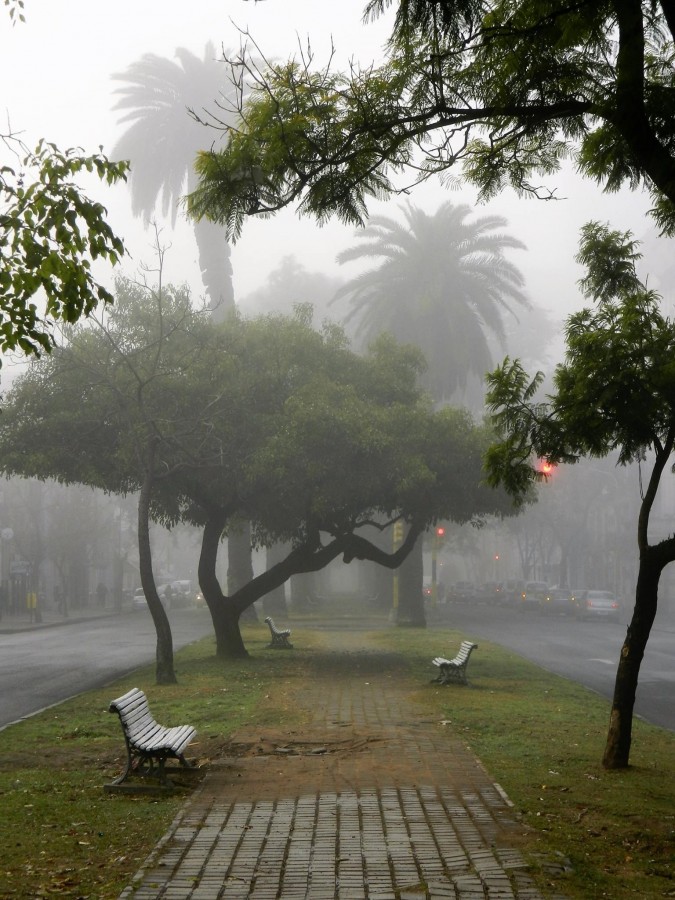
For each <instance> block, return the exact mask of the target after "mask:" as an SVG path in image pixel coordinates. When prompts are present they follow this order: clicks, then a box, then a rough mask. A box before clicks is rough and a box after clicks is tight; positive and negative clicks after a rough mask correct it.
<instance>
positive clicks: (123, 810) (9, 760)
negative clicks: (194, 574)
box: [0, 626, 311, 900]
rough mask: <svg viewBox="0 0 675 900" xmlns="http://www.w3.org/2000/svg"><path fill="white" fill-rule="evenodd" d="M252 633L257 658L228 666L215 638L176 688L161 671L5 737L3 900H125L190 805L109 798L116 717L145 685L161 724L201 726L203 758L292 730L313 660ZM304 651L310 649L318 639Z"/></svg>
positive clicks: (185, 662) (120, 761)
mask: <svg viewBox="0 0 675 900" xmlns="http://www.w3.org/2000/svg"><path fill="white" fill-rule="evenodd" d="M244 636H245V641H246V645H247V647H248V649H249V650H250V652H251V654H252V658H251V659H248V660H242V661H237V662H229V661H228V662H223V661H218V660H216V659H215V657H214V653H215V643H214V641H213V640H210V639H209V640H205V641H201V642H199V643H197V644H194V645H192V646H191V647H187V648H185V649H184V650H181V651H180V652H179V653H177V654H176V670H177V675H178V680H179V683H178V684H177V685H171V686H161V687H160V686H157V685H156V684H154V668H153V667H149V668H147V669H141V670H139V671H137V672H135V673H134V674H133V675H131V676H129V677H127V678H124V679H122V680H121V681H119V682H117V683H116V684H115V685H113V686H108V687H106V688H102V689H100V690H95V691H91V692H88V693H86V694H83V695H81V696H80V697H76V698H74V699H72V700H69V701H67V702H65V703H63V704H61V705H59V706H57V707H54V708H52V709H49V710H46V711H45V712H43V713H41V714H39V715H37V716H34V717H32V718H30V719H27V720H26V721H24V722H21V723H20V724H17V725H12V726H10V727H9V728H6V729H5V730H4V731H3V732H2V733H1V734H0V748H1V749H0V897H2V898H3V900H4V898H31V900H37V898H43V897H45V898H46V897H54V896H57V897H59V896H61V897H77V898H84V897H86V898H101V900H103V898H105V900H108V898H113V897H117V896H118V895H119V893H120V892H121V891H122V889H123V888H124V887H125V886H126V885H127V884H128V883H129V882H130V880H131V878H132V876H133V875H134V873H135V872H136V871H137V870H138V868H139V867H140V865H141V863H142V861H143V860H144V859H145V858H146V856H147V855H148V853H149V852H150V850H151V849H152V847H153V846H154V844H155V843H156V842H157V840H159V838H160V837H161V836H162V835H163V834H164V833H165V831H166V830H167V829H168V827H169V825H170V824H171V822H172V820H173V818H174V817H175V815H176V813H177V811H178V810H179V808H180V807H181V805H182V804H183V803H184V802H185V794H184V793H183V794H180V793H179V794H176V795H171V796H152V795H151V796H147V795H146V796H142V795H129V794H119V793H117V794H114V793H113V794H110V793H104V791H103V785H104V784H106V783H108V782H110V781H111V780H112V779H113V778H114V777H116V776H117V775H119V774H120V773H121V772H122V771H123V769H124V763H125V760H126V752H125V750H124V743H123V739H122V731H121V728H120V724H119V719H118V717H117V716H115V715H110V714H109V713H108V712H107V708H108V704H109V703H110V701H111V700H112V699H113V698H114V697H117V696H119V695H121V694H123V693H124V692H125V691H127V690H129V688H131V687H134V686H136V687H140V688H142V689H143V690H144V691H145V692H146V693H147V695H148V699H149V702H150V709H151V710H152V713H153V715H154V716H155V718H156V719H157V721H159V722H162V724H165V725H178V724H184V723H185V722H189V723H190V724H191V725H194V726H195V727H196V728H197V731H198V741H199V743H198V744H197V745H196V746H195V745H192V746H191V747H190V750H189V753H190V754H191V755H192V754H196V755H197V757H198V758H199V759H200V760H202V761H208V759H209V758H213V757H215V756H217V755H218V752H219V748H220V747H221V746H222V744H223V743H224V741H225V740H226V738H227V736H228V735H229V734H230V733H232V732H233V731H235V730H236V729H238V728H240V727H241V726H243V725H247V724H250V723H252V722H256V723H261V722H263V723H265V722H266V723H269V724H276V723H278V721H279V719H280V717H281V716H282V715H283V718H284V722H288V721H289V717H290V716H292V715H293V714H294V713H293V711H292V710H291V711H284V709H283V707H284V703H283V695H284V692H285V691H286V690H288V689H289V686H290V685H291V684H292V683H293V680H294V679H295V678H296V677H297V675H298V672H299V671H301V670H302V666H303V651H302V650H299V651H296V652H294V653H293V654H283V653H279V652H274V651H272V650H267V649H266V644H267V642H268V641H269V631H268V630H267V626H263V627H258V628H256V627H252V628H251V627H249V628H246V629H244ZM302 644H303V646H304V647H308V646H310V645H311V641H310V638H309V636H308V635H307V636H304V637H303V639H302ZM277 701H279V702H277ZM295 715H297V713H295Z"/></svg>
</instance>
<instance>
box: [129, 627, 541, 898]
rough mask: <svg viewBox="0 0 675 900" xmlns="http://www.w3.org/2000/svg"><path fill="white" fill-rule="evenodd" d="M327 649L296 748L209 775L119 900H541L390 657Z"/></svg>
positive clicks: (341, 637)
mask: <svg viewBox="0 0 675 900" xmlns="http://www.w3.org/2000/svg"><path fill="white" fill-rule="evenodd" d="M330 644H331V646H330V649H331V653H332V655H329V658H328V660H327V667H326V668H324V669H323V670H322V672H319V671H318V670H317V674H316V678H312V679H311V684H309V685H308V686H307V687H306V689H305V690H304V691H303V693H302V694H301V695H300V696H299V697H298V698H297V699H298V702H299V703H302V704H304V705H306V707H307V708H308V709H310V710H313V719H314V723H313V726H311V727H308V728H306V729H304V730H303V732H302V735H300V736H299V737H301V738H302V740H296V741H294V742H288V744H287V746H285V747H279V746H277V747H275V748H274V750H273V751H272V753H273V755H272V754H268V753H265V752H260V753H258V755H250V756H248V757H245V758H242V757H239V756H238V757H236V758H231V759H227V760H223V761H222V762H221V763H220V764H218V765H215V766H213V767H212V768H211V770H210V772H209V773H208V775H207V777H206V779H205V780H204V782H203V783H202V784H201V785H200V787H199V788H198V789H197V790H196V791H195V793H194V795H193V796H192V797H191V798H190V799H189V801H188V802H187V804H186V805H185V807H184V808H183V810H182V812H181V813H180V815H179V816H178V818H177V819H176V821H175V822H174V824H173V826H172V828H171V830H170V831H169V833H168V834H167V835H166V836H165V837H164V839H163V840H162V841H161V842H160V843H159V845H158V846H157V847H156V848H155V850H154V852H153V853H152V854H151V856H150V858H149V859H148V860H147V861H146V864H145V866H144V868H143V869H142V871H141V872H139V873H138V875H137V876H136V878H135V879H134V882H133V884H132V885H131V886H129V887H128V888H127V889H126V890H125V891H124V892H123V893H122V895H121V900H122V898H124V900H130V898H134V900H155V898H166V900H169V898H172V900H188V898H190V900H216V898H228V900H229V898H231V900H235V898H236V900H240V898H241V900H244V898H251V900H276V898H279V900H364V898H369V900H406V898H410V900H412V898H415V900H422V898H430V900H441V898H443V900H447V898H455V900H474V898H485V897H488V898H495V900H496V898H499V900H505V898H522V900H537V898H540V897H541V895H540V894H539V892H538V891H537V890H536V889H535V888H534V886H533V884H532V882H531V880H530V878H529V876H528V874H527V866H526V864H525V862H524V860H523V859H522V857H521V855H520V853H519V851H518V850H517V849H516V847H517V845H518V841H519V837H520V835H521V834H522V828H521V826H520V825H519V824H518V823H517V822H516V821H515V820H514V818H513V816H512V810H511V808H510V805H509V803H508V800H507V798H506V797H505V796H504V795H503V792H502V791H501V790H500V788H499V787H498V786H497V785H495V784H494V783H493V781H492V780H491V778H490V776H489V775H488V773H487V772H486V771H485V769H484V768H483V767H482V765H481V764H480V762H479V761H478V760H476V759H475V757H473V756H472V755H471V754H470V752H469V751H468V750H467V749H466V747H465V746H464V745H463V744H462V742H461V740H460V738H459V737H458V736H457V735H456V734H454V733H453V731H452V730H451V728H450V727H448V725H447V724H443V723H440V722H438V721H430V720H429V719H426V720H425V719H423V718H422V717H421V715H420V712H419V710H418V709H416V707H415V704H414V703H413V702H411V700H409V699H408V698H407V695H406V690H409V689H410V685H409V684H407V683H406V681H405V679H403V678H401V667H400V661H399V660H398V659H397V657H396V656H395V655H394V654H384V653H379V652H376V651H374V652H369V651H357V652H355V651H354V646H358V638H355V637H354V636H352V635H350V634H346V633H338V632H333V633H331V635H330ZM324 659H325V657H324ZM454 689H460V690H461V688H454ZM450 690H453V688H450ZM246 737H247V736H246V735H243V737H242V739H243V740H245V738H246ZM248 737H250V735H249V736H248ZM251 739H252V738H251ZM252 740H253V739H252ZM261 740H262V739H261ZM258 749H259V750H260V749H261V748H258ZM298 766H301V767H302V768H301V769H296V770H295V771H294V769H293V767H298ZM244 767H245V769H244ZM244 771H245V773H246V776H247V777H246V779H245V784H242V783H240V781H239V778H241V775H242V773H243V772H244ZM298 771H300V772H301V773H302V778H303V790H302V792H296V793H299V796H288V791H287V789H285V782H288V783H291V781H293V782H294V783H295V780H296V779H291V778H290V775H291V774H295V776H296V778H297V772H298ZM256 775H259V776H260V778H259V780H257V777H256ZM270 775H271V776H272V777H270ZM285 775H287V776H288V777H287V778H285V777H284V776H285ZM238 776H239V778H238ZM252 785H253V788H252V787H251V786H252ZM252 794H253V796H252Z"/></svg>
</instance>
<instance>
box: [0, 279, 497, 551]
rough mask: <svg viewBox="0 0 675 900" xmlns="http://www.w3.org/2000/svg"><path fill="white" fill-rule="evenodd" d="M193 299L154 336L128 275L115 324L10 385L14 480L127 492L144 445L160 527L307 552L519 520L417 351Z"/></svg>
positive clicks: (171, 292) (153, 318) (175, 295)
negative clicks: (433, 388)
mask: <svg viewBox="0 0 675 900" xmlns="http://www.w3.org/2000/svg"><path fill="white" fill-rule="evenodd" d="M188 306H189V303H188V301H187V300H186V297H185V296H184V294H182V293H181V292H180V291H179V290H176V289H169V288H167V289H166V298H165V301H164V304H163V308H162V324H161V328H160V326H159V325H158V322H157V309H156V298H154V299H153V298H149V297H146V296H145V294H144V293H143V292H141V291H139V290H138V289H136V288H135V287H134V285H133V284H130V283H129V282H120V284H119V285H118V299H117V302H116V304H115V306H114V307H113V308H112V310H111V311H110V317H109V319H108V321H107V325H106V328H105V329H103V328H91V327H87V328H84V327H81V328H79V329H76V330H75V333H74V334H73V336H72V338H71V341H70V344H69V346H67V347H64V348H62V349H59V350H57V351H56V352H55V353H54V354H53V355H52V356H50V357H45V358H43V359H40V360H37V361H36V362H35V363H34V364H33V365H32V366H31V368H30V370H29V371H28V372H27V373H25V374H24V375H22V376H20V377H19V378H18V379H17V381H16V382H15V383H14V385H13V386H12V388H11V390H10V391H9V394H8V397H7V405H6V410H5V413H4V414H3V416H2V419H1V420H0V458H1V459H2V468H3V471H5V472H6V473H15V474H23V475H31V476H35V477H39V478H46V477H53V478H56V479H58V480H62V481H65V482H83V483H86V484H90V485H94V486H97V487H101V488H103V489H104V490H109V491H113V492H126V491H129V490H134V489H135V488H137V487H138V486H139V485H140V483H141V481H142V479H143V477H144V472H145V464H146V463H145V454H146V453H147V450H146V448H147V446H148V440H149V439H151V440H152V441H153V446H154V447H155V451H154V457H153V459H154V470H155V472H156V484H155V492H154V494H153V500H152V511H153V515H154V517H155V518H156V519H158V520H160V521H163V522H165V523H166V524H172V523H175V522H177V521H179V520H183V521H188V522H191V523H193V524H195V525H204V524H205V522H206V521H207V519H209V518H212V517H213V515H214V514H216V515H217V517H218V518H222V519H223V522H224V525H227V523H228V522H230V521H233V520H234V519H235V518H237V517H238V518H244V517H245V518H246V519H247V520H250V521H251V522H252V523H253V531H254V539H255V540H256V541H257V542H259V543H269V541H270V540H275V539H278V540H285V541H288V542H290V543H292V544H294V545H296V546H300V545H304V546H307V545H309V546H314V545H315V544H317V543H320V541H319V534H320V533H323V534H326V535H330V536H332V537H333V538H336V539H339V540H343V539H345V537H347V538H348V537H350V536H351V535H352V534H353V533H354V532H355V530H356V529H358V528H359V527H360V526H361V525H364V524H366V523H368V522H371V521H374V520H375V519H377V518H378V517H380V516H384V517H389V518H390V519H393V518H398V517H404V518H406V519H407V520H408V521H410V522H414V523H415V524H416V526H417V527H418V528H420V529H423V528H424V527H426V525H428V524H430V523H431V522H433V521H435V520H436V519H439V518H443V519H449V520H456V521H467V520H470V519H472V518H473V517H475V516H481V515H484V514H490V513H500V512H507V513H508V512H509V511H510V509H511V504H510V501H508V499H507V498H506V496H505V495H504V494H503V493H501V492H499V491H494V490H491V489H489V488H487V487H486V486H483V485H482V453H483V451H484V449H485V447H486V444H487V435H486V434H485V433H484V432H483V431H482V430H481V429H477V428H476V427H475V426H474V425H473V424H472V422H471V421H470V419H469V418H468V416H466V415H465V414H463V413H460V412H457V411H451V410H448V411H445V412H441V413H434V412H433V411H432V410H431V409H430V406H429V403H428V400H427V399H426V397H425V395H423V394H422V393H421V392H420V390H419V388H418V387H417V376H418V372H419V368H420V365H421V360H420V355H419V352H418V351H416V350H414V349H413V348H410V347H401V346H399V345H396V344H395V343H394V341H393V340H392V339H391V338H390V337H388V336H384V337H382V338H381V339H380V340H379V341H378V342H376V343H375V344H374V345H373V346H372V348H371V350H370V352H369V353H368V354H367V355H366V356H364V357H362V356H358V355H357V354H355V353H353V352H352V351H351V350H350V349H349V347H348V344H347V341H346V338H345V335H344V333H343V331H342V329H340V328H339V327H338V326H335V325H328V326H325V327H324V328H323V330H322V331H315V330H314V329H313V328H312V327H311V310H310V309H308V308H307V307H303V308H300V309H298V310H297V311H296V313H295V315H293V316H280V315H272V316H263V317H259V318H256V319H252V320H245V319H242V318H241V317H238V316H234V317H232V318H231V319H229V320H228V321H227V322H226V323H223V324H222V325H221V326H214V325H211V324H209V322H208V321H205V320H204V316H203V315H202V314H199V313H194V314H190V313H189V310H188V309H187V307H188Z"/></svg>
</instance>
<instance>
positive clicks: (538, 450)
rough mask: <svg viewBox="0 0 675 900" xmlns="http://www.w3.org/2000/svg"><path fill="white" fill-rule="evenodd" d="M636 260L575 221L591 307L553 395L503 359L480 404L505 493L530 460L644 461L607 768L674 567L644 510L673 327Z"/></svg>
mask: <svg viewBox="0 0 675 900" xmlns="http://www.w3.org/2000/svg"><path fill="white" fill-rule="evenodd" d="M639 255H640V254H639V252H638V249H637V244H636V242H635V241H634V240H633V239H632V237H631V235H630V233H628V232H626V233H620V232H617V231H613V230H611V229H610V228H609V227H608V226H605V225H600V224H598V223H590V224H589V225H587V226H585V227H584V229H583V232H582V241H581V247H580V252H579V257H578V258H579V261H580V262H581V263H583V264H584V265H585V266H586V268H587V274H586V276H585V277H584V278H583V279H582V281H581V282H580V284H581V287H582V290H583V292H584V294H585V296H586V297H588V298H589V299H592V300H593V301H594V302H595V304H596V305H595V308H587V309H583V310H582V311H581V312H578V313H575V314H574V315H572V316H570V318H569V319H568V322H567V329H566V340H567V352H566V357H565V361H564V362H563V363H562V364H561V365H559V366H558V367H557V369H556V371H555V376H554V389H553V393H552V394H550V395H548V396H547V398H546V401H545V402H544V403H538V402H536V395H537V389H538V387H539V385H540V384H541V379H542V375H541V373H539V374H538V375H537V376H535V378H534V379H530V378H529V377H528V376H527V374H526V373H525V371H524V370H523V368H522V366H521V365H520V363H519V362H518V361H510V360H506V361H505V363H504V364H503V365H502V366H501V367H500V368H498V369H497V370H496V371H495V372H494V373H493V374H492V375H490V376H489V384H490V392H489V396H488V401H489V404H490V407H491V409H492V411H493V413H494V421H495V423H496V426H497V428H498V430H499V432H500V434H501V441H500V442H499V443H497V444H495V445H494V446H493V447H492V448H491V449H490V451H489V453H488V455H487V462H488V468H489V471H490V481H491V483H492V484H502V485H504V486H505V487H506V488H507V490H509V491H510V492H511V493H512V494H513V495H514V496H515V497H519V496H522V494H523V492H524V491H526V490H527V488H528V486H529V485H530V484H531V482H532V480H533V479H535V478H536V477H537V472H536V469H535V468H534V466H533V456H535V457H540V458H541V457H543V458H546V459H549V460H551V461H552V462H574V461H575V460H576V459H577V458H579V457H580V456H591V457H604V456H607V455H608V454H609V453H611V452H612V451H614V450H617V451H618V461H619V463H620V464H621V465H628V464H629V463H632V462H637V463H638V464H640V463H641V462H642V461H644V460H646V459H647V458H648V457H649V458H650V460H651V461H652V462H653V465H652V467H651V472H650V474H649V477H648V480H647V486H646V489H645V491H644V494H643V496H642V502H641V505H640V512H639V517H638V522H637V546H638V553H639V569H638V578H637V587H636V592H635V607H634V610H633V615H632V618H631V622H630V625H629V627H628V631H627V634H626V639H625V641H624V644H623V647H622V649H621V654H620V657H619V666H618V670H617V676H616V684H615V689H614V698H613V702H612V711H611V717H610V725H609V733H608V737H607V744H606V747H605V752H604V756H603V764H604V765H605V766H606V767H607V768H611V769H614V768H622V767H625V766H627V765H628V760H629V754H630V747H631V737H632V715H633V707H634V703H635V692H636V689H637V684H638V677H639V672H640V665H641V662H642V658H643V655H644V651H645V647H646V646H647V641H648V639H649V634H650V631H651V627H652V624H653V622H654V617H655V615H656V610H657V600H658V585H659V579H660V576H661V572H662V571H663V569H664V568H665V566H666V565H668V563H670V562H672V561H673V560H675V538H673V537H669V538H666V539H664V540H661V541H658V542H656V543H650V540H649V518H650V513H651V511H652V508H653V505H654V502H655V499H656V496H657V492H658V489H659V485H660V483H661V476H662V475H663V472H664V471H665V469H666V466H667V465H668V464H669V461H670V459H671V456H672V454H673V448H674V445H675V367H674V365H673V357H674V354H675V323H673V321H672V320H670V319H668V318H665V317H664V316H663V315H662V313H661V312H660V310H659V298H658V296H657V295H656V294H655V293H654V292H653V291H650V290H647V288H646V287H645V285H644V284H642V283H641V282H640V280H639V278H638V276H637V273H636V268H635V265H636V261H637V260H638V259H639Z"/></svg>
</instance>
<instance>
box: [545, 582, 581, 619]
mask: <svg viewBox="0 0 675 900" xmlns="http://www.w3.org/2000/svg"><path fill="white" fill-rule="evenodd" d="M539 609H540V610H541V612H543V613H544V615H547V616H571V615H574V613H575V611H576V607H575V605H574V603H573V601H572V594H571V592H570V590H569V589H568V588H549V590H548V591H547V593H546V596H545V597H544V598H543V599H542V600H540V601H539Z"/></svg>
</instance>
